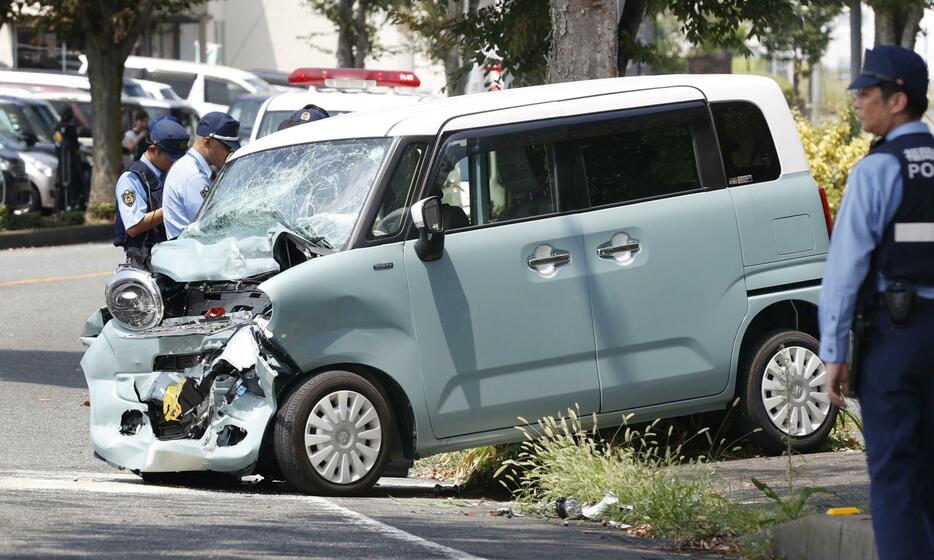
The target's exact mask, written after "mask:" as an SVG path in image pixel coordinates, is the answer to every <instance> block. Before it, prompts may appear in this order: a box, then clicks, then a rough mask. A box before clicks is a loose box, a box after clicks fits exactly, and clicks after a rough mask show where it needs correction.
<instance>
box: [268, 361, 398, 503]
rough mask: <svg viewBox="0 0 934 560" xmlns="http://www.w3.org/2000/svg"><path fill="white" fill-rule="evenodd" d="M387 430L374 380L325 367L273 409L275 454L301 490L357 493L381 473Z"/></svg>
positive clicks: (386, 411)
mask: <svg viewBox="0 0 934 560" xmlns="http://www.w3.org/2000/svg"><path fill="white" fill-rule="evenodd" d="M354 419H355V420H354ZM361 422H363V423H361ZM392 430H393V418H392V412H391V409H390V408H389V404H388V400H387V398H386V396H385V394H384V393H383V392H382V391H381V390H380V388H379V387H378V385H377V384H376V383H374V382H373V381H371V380H370V379H367V378H364V377H362V376H360V375H357V374H354V373H350V372H347V371H329V372H325V373H322V374H320V375H316V376H314V377H312V378H310V379H308V380H307V381H305V382H304V383H302V384H301V385H300V386H299V387H298V388H297V389H296V390H295V391H294V392H293V393H292V394H291V395H290V396H289V398H288V399H287V400H286V401H285V403H284V404H283V406H282V407H281V408H280V409H279V412H278V413H277V414H276V424H275V430H274V434H273V441H274V445H275V451H276V460H277V461H278V463H279V468H280V469H281V470H282V474H283V475H285V479H286V480H287V481H288V482H289V484H291V485H292V486H293V487H295V488H297V489H298V490H300V491H302V492H305V493H308V494H319V495H327V496H355V495H359V494H361V493H362V492H364V491H366V490H367V489H369V488H370V487H372V486H373V485H374V484H376V481H377V480H379V477H380V476H382V473H383V470H384V469H385V467H386V462H387V460H388V459H389V451H390V445H391V442H392V437H391V435H392V433H393V432H392ZM306 434H307V435H308V438H309V442H308V443H307V444H306Z"/></svg>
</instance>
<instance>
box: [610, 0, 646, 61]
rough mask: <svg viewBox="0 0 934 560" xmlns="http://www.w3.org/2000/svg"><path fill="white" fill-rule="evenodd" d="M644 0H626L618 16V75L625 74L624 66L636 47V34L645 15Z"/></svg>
mask: <svg viewBox="0 0 934 560" xmlns="http://www.w3.org/2000/svg"><path fill="white" fill-rule="evenodd" d="M645 7H646V0H626V2H625V3H624V4H623V13H622V14H620V16H619V28H618V30H617V40H618V41H619V46H618V47H617V51H616V52H617V54H616V68H617V70H618V73H619V75H620V76H625V75H626V67H627V66H629V61H630V60H632V56H633V54H635V49H636V35H638V33H639V26H640V25H642V18H644V17H645Z"/></svg>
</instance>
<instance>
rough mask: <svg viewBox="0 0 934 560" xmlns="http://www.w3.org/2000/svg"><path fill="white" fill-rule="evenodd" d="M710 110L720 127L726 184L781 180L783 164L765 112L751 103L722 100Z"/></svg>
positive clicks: (711, 105)
mask: <svg viewBox="0 0 934 560" xmlns="http://www.w3.org/2000/svg"><path fill="white" fill-rule="evenodd" d="M710 109H711V111H712V112H713V120H714V125H715V126H716V127H717V138H718V139H719V142H720V153H721V154H722V156H723V170H724V171H725V172H726V181H727V185H728V186H736V185H746V184H750V183H762V182H765V181H773V180H775V179H778V177H779V175H781V165H780V164H779V161H778V153H777V152H776V151H775V142H774V141H773V140H772V133H771V132H770V131H769V125H768V123H767V122H766V120H765V117H764V116H763V115H762V111H760V110H759V108H758V107H756V106H755V105H754V104H752V103H750V102H748V101H719V102H715V103H711V104H710Z"/></svg>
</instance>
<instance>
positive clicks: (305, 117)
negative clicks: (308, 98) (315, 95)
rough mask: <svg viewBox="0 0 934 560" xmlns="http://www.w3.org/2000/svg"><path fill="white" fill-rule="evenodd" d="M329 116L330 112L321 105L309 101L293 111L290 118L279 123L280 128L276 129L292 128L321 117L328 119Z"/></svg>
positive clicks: (318, 119)
mask: <svg viewBox="0 0 934 560" xmlns="http://www.w3.org/2000/svg"><path fill="white" fill-rule="evenodd" d="M329 116H331V115H329V114H328V112H327V111H325V110H324V109H322V108H321V107H318V106H317V105H314V104H312V103H309V104H308V105H305V106H304V107H302V108H301V109H299V110H298V111H295V112H294V113H292V116H291V117H289V119H288V120H285V121H282V122H281V123H280V124H279V128H277V129H276V131H279V130H285V129H287V128H292V127H293V126H296V125H300V124H305V123H310V122H314V121H320V120H321V119H326V118H328V117H329Z"/></svg>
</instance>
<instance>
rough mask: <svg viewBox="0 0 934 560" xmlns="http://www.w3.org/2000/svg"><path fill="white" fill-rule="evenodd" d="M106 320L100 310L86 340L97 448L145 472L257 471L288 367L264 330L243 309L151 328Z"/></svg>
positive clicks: (123, 465) (106, 458)
mask: <svg viewBox="0 0 934 560" xmlns="http://www.w3.org/2000/svg"><path fill="white" fill-rule="evenodd" d="M99 313H100V312H98V314H99ZM103 323H104V320H103V319H102V318H101V317H100V316H98V315H97V314H95V315H94V316H92V317H91V318H90V319H89V320H88V324H87V326H86V330H85V333H84V336H83V337H82V340H83V341H84V342H85V343H86V344H89V346H88V350H87V352H86V353H85V355H84V357H83V358H82V360H81V367H82V369H83V370H84V375H85V378H86V380H87V384H88V388H89V390H90V395H91V397H90V401H91V446H92V447H93V449H94V452H95V453H96V455H97V456H99V457H100V458H101V459H103V460H104V461H106V462H108V463H110V464H112V465H114V466H117V467H120V468H125V469H130V470H133V471H138V472H181V471H204V470H210V471H218V472H230V473H238V474H246V473H249V472H250V471H251V470H252V469H253V467H254V466H255V464H256V462H257V460H258V458H259V452H260V446H261V443H262V440H263V435H264V433H265V431H266V428H267V426H268V425H269V421H270V420H271V418H272V416H273V414H274V413H275V411H276V395H275V378H276V377H277V376H278V375H279V373H280V371H281V367H282V366H281V365H280V364H279V363H278V361H277V360H276V359H275V357H273V356H272V355H270V354H269V353H268V352H266V351H264V349H263V346H262V340H264V336H265V334H264V331H263V327H262V326H261V325H260V324H257V323H254V322H253V321H252V320H251V319H250V318H249V317H248V316H237V314H233V315H232V316H230V317H229V318H226V319H225V320H223V321H218V320H214V321H205V320H203V319H195V318H188V319H182V320H177V321H174V322H173V323H171V324H167V325H165V324H164V325H163V326H160V327H158V328H156V329H153V330H150V331H146V332H142V333H139V332H133V331H129V330H126V329H123V328H122V327H121V325H120V324H119V323H118V322H117V321H109V322H106V324H103ZM99 325H102V327H101V326H99ZM98 332H99V334H98ZM95 334H96V335H97V336H94V335H95ZM184 385H188V387H187V388H185V390H184V391H181V389H182V388H183V387H184ZM167 393H168V394H167ZM179 393H181V394H179ZM199 399H200V400H199ZM173 408H174V410H172V409H173ZM167 411H168V412H167Z"/></svg>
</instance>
